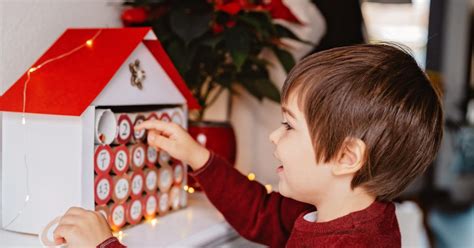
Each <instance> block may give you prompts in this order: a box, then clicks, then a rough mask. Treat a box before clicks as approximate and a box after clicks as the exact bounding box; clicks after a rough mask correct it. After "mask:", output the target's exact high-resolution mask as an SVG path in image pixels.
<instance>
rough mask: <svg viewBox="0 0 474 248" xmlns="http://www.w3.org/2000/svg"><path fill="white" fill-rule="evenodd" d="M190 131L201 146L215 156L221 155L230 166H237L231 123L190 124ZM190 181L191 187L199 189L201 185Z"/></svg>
mask: <svg viewBox="0 0 474 248" xmlns="http://www.w3.org/2000/svg"><path fill="white" fill-rule="evenodd" d="M188 131H189V133H190V134H191V136H192V137H193V138H194V139H195V140H197V141H198V142H199V143H200V144H201V145H203V146H205V147H206V148H207V149H209V150H211V151H213V152H214V153H215V154H219V155H220V156H221V157H223V158H224V159H226V160H227V161H228V162H229V164H230V165H232V166H234V165H235V158H236V152H237V143H236V139H235V133H234V128H233V127H232V125H231V124H230V123H229V122H213V121H199V122H189V125H188ZM188 180H189V181H188V185H189V186H190V187H193V188H195V189H199V185H198V184H197V183H196V181H195V180H194V179H193V178H192V177H189V178H188Z"/></svg>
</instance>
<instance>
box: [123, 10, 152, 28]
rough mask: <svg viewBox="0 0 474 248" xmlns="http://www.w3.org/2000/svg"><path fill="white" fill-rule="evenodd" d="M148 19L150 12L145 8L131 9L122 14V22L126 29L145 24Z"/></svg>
mask: <svg viewBox="0 0 474 248" xmlns="http://www.w3.org/2000/svg"><path fill="white" fill-rule="evenodd" d="M147 18H148V12H147V10H146V9H145V8H130V9H125V10H124V11H123V12H122V22H123V25H124V26H126V27H128V26H132V25H133V24H139V23H143V22H145V21H146V20H147Z"/></svg>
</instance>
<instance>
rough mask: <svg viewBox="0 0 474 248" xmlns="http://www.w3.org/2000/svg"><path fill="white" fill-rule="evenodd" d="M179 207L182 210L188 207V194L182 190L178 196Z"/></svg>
mask: <svg viewBox="0 0 474 248" xmlns="http://www.w3.org/2000/svg"><path fill="white" fill-rule="evenodd" d="M179 205H180V207H182V208H184V207H186V206H187V205H188V192H186V190H184V189H181V193H180V194H179Z"/></svg>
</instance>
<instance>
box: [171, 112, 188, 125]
mask: <svg viewBox="0 0 474 248" xmlns="http://www.w3.org/2000/svg"><path fill="white" fill-rule="evenodd" d="M171 121H172V122H174V123H176V124H178V125H180V126H182V127H184V126H185V125H184V117H183V114H182V112H181V111H179V110H177V109H175V110H173V111H172V113H171Z"/></svg>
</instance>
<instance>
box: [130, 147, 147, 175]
mask: <svg viewBox="0 0 474 248" xmlns="http://www.w3.org/2000/svg"><path fill="white" fill-rule="evenodd" d="M128 150H129V152H130V168H131V169H132V170H142V169H143V167H144V166H145V157H146V146H145V144H141V143H139V144H134V145H130V146H128Z"/></svg>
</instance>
